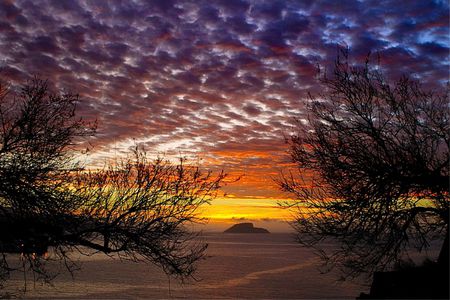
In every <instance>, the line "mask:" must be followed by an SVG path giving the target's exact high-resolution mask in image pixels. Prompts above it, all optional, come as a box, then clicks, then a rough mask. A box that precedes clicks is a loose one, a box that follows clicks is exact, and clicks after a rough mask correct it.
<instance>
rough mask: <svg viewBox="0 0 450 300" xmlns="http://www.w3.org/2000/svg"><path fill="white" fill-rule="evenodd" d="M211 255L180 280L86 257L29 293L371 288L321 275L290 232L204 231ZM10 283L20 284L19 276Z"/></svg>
mask: <svg viewBox="0 0 450 300" xmlns="http://www.w3.org/2000/svg"><path fill="white" fill-rule="evenodd" d="M205 239H206V240H207V242H208V243H209V248H208V251H207V255H208V258H207V259H206V260H203V261H201V262H200V264H199V268H198V273H197V277H198V278H199V281H197V282H195V281H194V282H189V283H186V284H183V285H182V284H179V283H178V282H175V281H174V280H173V279H172V280H169V279H168V278H167V277H166V276H165V275H164V274H163V273H162V272H161V271H160V270H158V269H157V268H156V267H154V266H149V265H145V264H137V263H132V262H121V261H118V260H111V259H109V258H106V257H104V256H94V257H88V258H83V264H82V270H81V271H78V272H77V273H76V274H75V278H74V279H72V278H71V277H70V276H67V275H64V274H63V275H60V276H59V277H57V278H56V279H55V280H54V286H53V287H50V286H42V285H40V284H36V286H35V287H33V284H28V292H27V294H26V297H27V298H28V297H41V298H94V299H98V298H101V299H141V298H142V299H148V298H185V299H213V298H219V299H236V298H241V299H242V298H244V299H245V298H254V299H255V298H256V299H261V298H265V299H267V298H270V299H273V298H279V299H281V298H284V299H305V298H306V299H307V298H309V299H310V298H353V299H354V298H355V297H356V296H358V295H359V293H360V292H363V291H367V290H368V287H367V286H366V285H363V284H358V283H355V282H344V283H341V282H336V279H337V275H336V274H332V273H328V274H321V273H320V271H319V270H318V266H319V265H320V263H319V261H318V260H317V258H316V257H315V256H314V255H313V253H312V252H311V251H309V250H308V249H304V248H301V247H299V246H298V245H297V244H295V243H293V242H292V237H291V236H290V235H289V234H276V233H273V234H250V235H245V234H244V235H242V234H241V235H239V234H231V235H226V234H212V233H211V234H205ZM11 284H13V285H16V286H20V285H21V284H22V281H21V280H20V279H19V278H17V280H14V281H12V282H11Z"/></svg>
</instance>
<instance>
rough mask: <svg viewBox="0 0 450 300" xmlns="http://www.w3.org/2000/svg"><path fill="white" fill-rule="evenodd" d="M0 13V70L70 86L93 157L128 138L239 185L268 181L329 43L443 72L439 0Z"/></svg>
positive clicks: (392, 72)
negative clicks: (229, 175)
mask: <svg viewBox="0 0 450 300" xmlns="http://www.w3.org/2000/svg"><path fill="white" fill-rule="evenodd" d="M0 20H1V21H0V53H2V57H1V61H0V68H1V72H0V75H1V76H2V77H3V79H6V80H10V81H11V82H12V83H13V84H20V83H23V82H24V81H25V80H27V79H29V78H30V77H31V76H33V75H39V76H41V77H43V78H48V79H49V81H50V82H51V83H52V84H53V87H54V88H58V89H66V90H71V91H74V92H77V93H79V94H80V95H81V97H82V98H83V99H84V101H83V102H82V104H81V106H80V113H82V114H85V115H87V116H88V117H91V118H96V119H97V120H98V122H99V134H98V135H97V137H96V138H95V139H94V140H93V141H92V143H93V144H94V151H93V153H94V154H93V155H92V161H93V162H94V163H95V162H98V160H99V159H100V158H103V157H106V156H108V155H111V149H112V148H118V147H121V150H120V151H125V150H126V148H127V147H130V146H132V145H133V143H138V144H142V145H145V146H146V147H147V148H148V150H149V152H152V153H160V152H161V151H163V152H165V153H167V154H173V155H178V154H179V153H189V154H197V155H200V156H203V157H206V158H207V160H208V161H209V162H210V163H211V164H213V165H212V166H213V167H215V168H224V169H225V170H231V172H236V173H239V172H242V173H247V174H249V175H248V178H250V179H249V180H248V182H247V183H246V184H247V186H246V185H245V184H240V183H239V184H238V185H237V186H236V189H237V190H239V192H240V193H241V194H246V193H247V194H255V195H262V194H264V193H272V194H274V193H276V192H274V191H273V190H272V189H273V188H274V187H273V185H270V184H268V183H267V182H268V181H267V182H266V181H264V182H262V181H261V180H259V179H258V178H261V177H262V176H264V175H265V174H268V173H270V174H273V173H276V171H275V169H274V167H273V166H274V164H275V163H277V162H281V161H282V160H283V158H282V157H285V151H286V150H287V149H285V145H284V143H283V135H284V134H288V133H290V132H291V131H292V127H291V125H290V124H292V122H291V121H292V119H293V117H294V116H302V115H303V114H304V111H303V107H304V101H303V100H304V99H306V97H307V94H308V92H312V93H317V92H319V91H321V87H320V86H319V85H318V83H317V81H316V79H315V75H316V74H317V73H316V72H317V65H321V66H323V67H327V68H328V69H330V65H331V64H332V63H333V61H334V59H335V56H336V54H337V47H338V45H341V46H342V45H346V46H348V47H349V48H350V51H351V55H352V57H353V58H354V59H357V60H358V59H362V58H363V57H364V56H365V55H366V54H367V53H368V52H369V51H379V53H380V54H381V57H382V61H381V62H382V66H383V67H384V68H385V70H386V73H387V74H388V75H389V76H392V77H393V79H396V78H398V77H399V76H401V74H404V73H406V74H418V75H417V76H420V74H423V77H422V78H421V81H422V82H423V83H424V84H427V85H429V86H430V87H439V85H440V84H443V83H444V81H446V80H447V79H448V67H449V62H448V49H449V44H450V43H449V28H448V22H449V7H448V3H446V2H445V1H419V0H417V1H410V2H409V3H408V5H398V3H397V2H395V1H383V2H379V1H365V2H361V1H356V0H355V1H344V2H342V1H253V0H252V1H251V0H248V1H247V0H245V1H244V0H233V1H232V0H223V1H213V2H211V1H206V0H203V1H176V0H173V1H168V0H164V1H156V0H155V1H112V2H106V1H105V2H104V1H81V0H80V1H76V0H71V1H44V0H39V1H27V0H21V1H16V2H11V1H1V2H0ZM227 153H228V154H227ZM266 177H267V176H266ZM268 180H270V178H269V179H268ZM269 185H270V189H271V190H270V191H269V187H268V186H269Z"/></svg>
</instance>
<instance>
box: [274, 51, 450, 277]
mask: <svg viewBox="0 0 450 300" xmlns="http://www.w3.org/2000/svg"><path fill="white" fill-rule="evenodd" d="M321 82H322V83H323V85H324V87H325V90H324V93H323V94H321V95H319V96H318V97H311V102H310V106H309V120H299V121H298V134H296V135H294V136H292V137H291V138H290V139H289V140H288V142H289V144H290V154H291V157H292V160H293V162H295V164H296V166H297V167H298V170H299V174H300V175H299V176H297V175H295V174H294V173H293V172H291V173H290V174H284V175H283V176H282V177H281V178H280V180H279V184H280V186H281V188H282V189H283V190H285V191H287V192H290V193H293V194H294V195H295V196H296V198H297V199H298V201H296V202H295V204H293V206H295V207H297V208H298V214H296V218H295V221H294V222H293V227H294V228H295V230H296V232H297V234H298V235H297V236H298V240H299V242H300V243H301V244H303V245H305V246H309V247H315V248H317V249H318V250H320V253H321V254H322V255H323V258H324V259H325V262H326V263H327V264H328V266H330V267H332V266H334V267H338V268H340V269H341V270H342V271H343V272H344V275H345V276H357V275H359V274H362V273H365V272H370V273H371V272H373V271H375V270H384V269H387V268H390V267H392V266H393V265H394V264H396V263H397V262H399V261H400V260H401V259H402V258H405V255H407V254H408V249H411V248H416V249H418V250H419V251H420V250H423V249H424V248H427V247H429V246H430V241H431V240H432V239H434V238H441V239H442V238H444V237H445V241H444V244H443V247H442V250H441V254H440V256H439V262H441V263H442V264H443V265H444V266H445V268H446V269H447V273H448V226H449V177H448V175H449V141H450V140H449V132H450V131H449V129H450V128H449V114H448V109H449V104H450V103H449V98H448V93H447V92H444V93H442V94H438V93H433V92H427V91H424V90H423V88H422V87H421V86H420V84H418V83H417V82H415V81H413V80H411V79H409V78H408V77H403V78H401V79H400V80H399V81H398V82H396V83H394V84H389V83H388V82H387V81H386V80H385V78H384V76H383V74H382V73H381V72H380V71H379V70H377V68H375V67H372V66H371V62H370V57H368V58H367V60H366V62H365V64H364V65H362V66H351V65H349V63H348V57H347V52H344V53H343V55H340V56H339V57H338V59H337V60H336V62H335V66H334V72H333V74H332V75H331V76H326V75H324V76H323V77H322V78H321ZM290 205H292V203H291V204H290ZM327 239H329V240H334V241H338V242H339V245H340V247H339V248H338V249H337V250H335V251H331V252H330V251H325V250H324V248H323V247H321V246H320V242H322V241H324V240H327Z"/></svg>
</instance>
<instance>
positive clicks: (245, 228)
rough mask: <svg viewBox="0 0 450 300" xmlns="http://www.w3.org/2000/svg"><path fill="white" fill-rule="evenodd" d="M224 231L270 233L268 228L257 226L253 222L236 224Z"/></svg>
mask: <svg viewBox="0 0 450 300" xmlns="http://www.w3.org/2000/svg"><path fill="white" fill-rule="evenodd" d="M224 233H270V232H269V231H268V230H267V229H264V228H257V227H254V226H253V223H239V224H234V225H233V226H231V227H230V228H228V229H227V230H225V231H224Z"/></svg>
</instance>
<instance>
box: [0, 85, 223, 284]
mask: <svg viewBox="0 0 450 300" xmlns="http://www.w3.org/2000/svg"><path fill="white" fill-rule="evenodd" d="M78 102H79V97H78V96H77V95H75V94H71V93H50V92H49V88H48V84H47V82H46V81H42V80H39V79H34V80H32V81H30V82H28V83H27V84H25V85H24V86H23V87H22V88H21V89H20V92H18V93H17V92H14V91H11V89H10V88H9V86H7V85H5V84H3V85H1V86H0V253H1V255H0V275H1V279H2V282H5V280H7V279H8V278H9V276H10V274H11V273H12V272H14V271H23V272H30V271H31V272H33V273H34V275H36V276H37V277H36V278H37V279H44V280H50V279H51V278H53V276H54V275H55V274H52V273H51V272H49V271H48V269H46V262H47V261H50V260H56V261H58V262H61V263H62V264H63V265H64V266H65V267H67V269H68V270H69V271H72V270H73V268H74V266H75V265H74V262H73V261H71V258H70V257H71V255H70V253H71V252H73V251H79V252H80V253H81V254H84V253H87V252H89V251H90V252H91V253H92V252H102V253H106V254H111V253H116V254H117V255H119V256H120V257H121V258H125V259H131V260H134V261H145V262H150V263H153V264H157V265H158V266H160V267H161V268H162V269H163V270H164V271H165V272H166V273H167V274H170V275H173V276H177V277H179V278H182V279H183V278H186V277H187V276H190V275H191V274H192V273H193V272H194V270H195V262H196V261H197V260H198V259H200V258H201V257H202V256H203V253H204V250H205V249H206V245H205V244H203V243H201V242H199V241H198V240H195V239H194V238H195V236H196V235H195V233H194V232H191V231H190V230H189V229H188V226H187V225H189V224H190V223H192V222H196V221H199V220H200V219H199V218H198V216H197V210H198V208H199V206H200V205H202V204H205V203H208V202H209V200H210V199H211V198H212V197H214V196H215V194H216V192H217V190H218V188H219V186H220V184H221V182H222V180H223V178H224V177H225V175H224V174H223V173H220V174H217V175H213V174H212V173H211V172H203V171H201V170H200V168H199V167H198V166H195V165H189V164H186V161H185V160H184V159H181V160H180V163H179V164H178V165H177V164H173V163H170V162H168V161H166V160H164V159H154V160H152V159H149V158H147V156H146V154H145V152H144V151H143V150H139V149H135V151H133V152H132V153H131V154H130V156H129V157H127V158H123V159H121V160H117V161H116V162H115V163H112V164H109V165H107V166H106V167H105V168H103V169H101V170H85V169H84V168H83V166H81V165H80V164H79V163H76V162H75V161H76V160H74V158H75V155H76V154H77V153H79V149H80V147H79V142H80V139H84V138H87V137H89V136H92V135H94V134H95V129H96V122H87V121H85V120H84V119H82V118H79V117H77V115H76V108H77V104H78ZM17 254H20V255H17ZM44 254H45V255H44ZM17 262H19V263H17Z"/></svg>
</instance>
